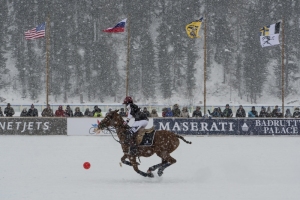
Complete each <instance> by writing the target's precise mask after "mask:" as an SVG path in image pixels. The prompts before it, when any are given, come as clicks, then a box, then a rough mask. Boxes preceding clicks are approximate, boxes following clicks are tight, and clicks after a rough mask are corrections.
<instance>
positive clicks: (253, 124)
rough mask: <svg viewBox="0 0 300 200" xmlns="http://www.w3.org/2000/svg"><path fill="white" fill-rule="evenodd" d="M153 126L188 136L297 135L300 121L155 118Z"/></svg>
mask: <svg viewBox="0 0 300 200" xmlns="http://www.w3.org/2000/svg"><path fill="white" fill-rule="evenodd" d="M153 125H154V126H155V128H156V129H159V130H169V131H174V132H176V133H178V134H186V135H216V134H217V135H220V134H225V135H273V134H276V135H297V134H299V132H298V129H299V128H300V120H293V119H270V118H263V119H262V118H261V119H259V118H256V119H255V118H247V119H238V118H231V119H224V118H222V119H195V118H192V119H191V118H187V119H185V118H154V119H153Z"/></svg>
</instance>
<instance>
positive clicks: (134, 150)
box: [127, 129, 137, 156]
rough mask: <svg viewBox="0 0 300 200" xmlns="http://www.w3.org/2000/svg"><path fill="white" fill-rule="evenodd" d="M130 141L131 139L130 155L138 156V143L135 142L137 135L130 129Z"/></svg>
mask: <svg viewBox="0 0 300 200" xmlns="http://www.w3.org/2000/svg"><path fill="white" fill-rule="evenodd" d="M127 134H128V135H127V136H128V139H129V145H130V147H129V155H131V156H136V155H137V145H136V142H135V135H136V133H135V132H134V131H133V130H132V129H129V130H128V133H127Z"/></svg>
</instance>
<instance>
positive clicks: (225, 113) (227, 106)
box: [223, 104, 233, 117]
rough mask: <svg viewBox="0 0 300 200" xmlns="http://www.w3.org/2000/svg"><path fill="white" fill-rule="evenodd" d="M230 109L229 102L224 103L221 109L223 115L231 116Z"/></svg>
mask: <svg viewBox="0 0 300 200" xmlns="http://www.w3.org/2000/svg"><path fill="white" fill-rule="evenodd" d="M232 115H233V114H232V110H231V108H229V104H226V107H225V109H224V111H223V117H232Z"/></svg>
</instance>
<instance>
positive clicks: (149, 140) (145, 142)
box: [139, 130, 156, 146]
mask: <svg viewBox="0 0 300 200" xmlns="http://www.w3.org/2000/svg"><path fill="white" fill-rule="evenodd" d="M155 133H156V131H155V130H153V131H151V132H150V133H145V135H144V136H143V139H142V141H141V143H140V144H139V146H152V144H153V139H154V136H155Z"/></svg>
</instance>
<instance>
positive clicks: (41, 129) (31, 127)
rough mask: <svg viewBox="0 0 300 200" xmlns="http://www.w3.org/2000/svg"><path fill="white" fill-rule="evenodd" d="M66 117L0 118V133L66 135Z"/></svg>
mask: <svg viewBox="0 0 300 200" xmlns="http://www.w3.org/2000/svg"><path fill="white" fill-rule="evenodd" d="M66 134H67V119H66V118H54V117H52V118H42V117H35V118H34V117H20V118H14V117H8V118H0V135H66Z"/></svg>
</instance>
